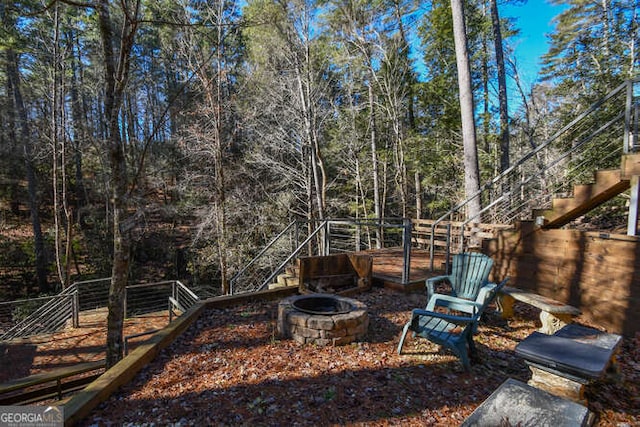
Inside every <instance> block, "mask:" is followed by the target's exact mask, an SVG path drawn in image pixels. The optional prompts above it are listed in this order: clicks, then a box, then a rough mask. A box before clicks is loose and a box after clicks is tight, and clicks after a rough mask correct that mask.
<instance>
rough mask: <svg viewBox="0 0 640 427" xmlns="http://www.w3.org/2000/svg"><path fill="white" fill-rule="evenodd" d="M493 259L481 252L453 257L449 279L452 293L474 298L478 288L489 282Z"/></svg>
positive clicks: (460, 296)
mask: <svg viewBox="0 0 640 427" xmlns="http://www.w3.org/2000/svg"><path fill="white" fill-rule="evenodd" d="M492 267H493V260H492V259H491V258H490V257H488V256H486V255H484V254H481V253H462V254H456V255H454V257H453V264H452V266H451V274H450V276H449V277H450V281H451V287H452V288H453V295H454V296H456V297H459V298H466V299H471V300H475V299H476V297H477V296H478V292H479V291H480V288H482V286H484V285H485V284H486V283H488V282H489V272H491V268H492Z"/></svg>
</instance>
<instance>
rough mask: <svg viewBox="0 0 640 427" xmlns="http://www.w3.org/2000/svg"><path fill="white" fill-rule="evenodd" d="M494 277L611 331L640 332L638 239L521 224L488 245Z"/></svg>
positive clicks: (627, 333)
mask: <svg viewBox="0 0 640 427" xmlns="http://www.w3.org/2000/svg"><path fill="white" fill-rule="evenodd" d="M484 252H485V253H486V254H488V255H490V256H491V257H492V258H493V259H494V261H495V264H494V269H493V274H494V275H495V276H496V278H502V277H505V276H507V275H508V276H510V277H511V280H510V282H509V284H510V286H514V287H517V288H522V289H528V290H532V291H535V292H537V293H539V294H541V295H545V296H547V297H550V298H553V299H556V300H559V301H561V302H564V303H568V304H571V305H574V306H576V307H578V308H580V310H582V313H583V315H584V316H585V319H587V320H588V321H590V322H593V323H594V324H596V325H600V326H602V327H604V328H606V329H607V330H608V331H609V332H615V333H620V334H624V335H626V336H634V335H635V334H636V333H638V332H640V238H638V237H636V236H626V235H620V234H615V235H614V234H607V233H597V232H581V231H577V230H542V229H539V228H536V227H535V226H534V225H533V224H532V223H521V224H519V225H518V226H517V227H516V228H515V229H514V230H503V231H501V232H499V233H498V237H497V238H495V239H493V240H491V241H488V242H486V244H485V247H484Z"/></svg>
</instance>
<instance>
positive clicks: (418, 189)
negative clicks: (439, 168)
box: [415, 171, 422, 219]
mask: <svg viewBox="0 0 640 427" xmlns="http://www.w3.org/2000/svg"><path fill="white" fill-rule="evenodd" d="M415 181H416V219H420V218H421V217H422V185H421V184H420V172H418V171H416V172H415Z"/></svg>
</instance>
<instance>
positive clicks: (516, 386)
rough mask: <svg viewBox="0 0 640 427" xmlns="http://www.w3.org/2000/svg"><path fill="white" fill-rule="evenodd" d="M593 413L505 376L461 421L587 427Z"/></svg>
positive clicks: (466, 424) (470, 424)
mask: <svg viewBox="0 0 640 427" xmlns="http://www.w3.org/2000/svg"><path fill="white" fill-rule="evenodd" d="M593 421H594V416H593V414H592V413H591V412H590V411H589V410H588V409H587V408H586V407H584V406H582V405H580V404H578V403H575V402H572V401H570V400H567V399H563V398H561V397H558V396H554V395H553V394H550V393H548V392H546V391H544V390H540V389H538V388H535V387H531V386H529V385H527V384H525V383H523V382H520V381H518V380H514V379H513V378H508V379H507V380H506V381H505V382H503V383H502V384H501V385H500V387H498V389H497V390H496V391H494V392H493V393H492V394H491V396H489V397H488V398H487V400H485V401H484V402H483V403H482V404H481V405H480V406H478V407H477V408H476V410H475V411H473V413H471V415H469V417H468V418H467V419H466V420H465V421H464V422H463V423H462V426H463V427H476V426H478V427H480V426H482V427H486V426H554V427H575V426H589V425H591V424H592V423H593Z"/></svg>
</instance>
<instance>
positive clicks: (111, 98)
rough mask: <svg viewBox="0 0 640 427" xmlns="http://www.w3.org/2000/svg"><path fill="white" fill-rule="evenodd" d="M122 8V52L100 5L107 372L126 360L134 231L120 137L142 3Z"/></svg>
mask: <svg viewBox="0 0 640 427" xmlns="http://www.w3.org/2000/svg"><path fill="white" fill-rule="evenodd" d="M121 6H122V7H123V11H122V12H123V15H124V23H123V25H122V34H121V35H120V50H119V51H118V52H117V61H116V50H115V48H114V42H115V37H114V34H113V28H112V24H113V23H112V21H111V16H110V13H109V0H100V2H99V3H98V5H97V7H98V22H99V26H100V35H101V37H102V48H103V54H104V65H105V119H106V121H107V134H108V144H109V158H110V166H111V180H112V188H113V266H112V270H111V287H110V289H109V314H108V316H107V357H106V365H107V368H109V367H111V366H113V365H115V364H116V363H117V362H118V361H120V360H121V359H122V356H123V336H122V334H123V326H124V317H125V315H126V313H125V312H124V300H125V296H126V286H127V280H128V277H129V266H130V262H131V236H130V232H131V229H132V228H133V227H134V225H135V221H134V220H133V219H128V218H127V208H128V205H129V194H128V177H127V161H126V156H125V147H124V144H123V141H122V136H121V134H120V122H119V113H120V110H121V108H122V101H123V94H124V91H125V88H126V85H127V81H128V79H129V65H130V59H131V58H130V56H131V49H132V47H133V43H134V38H135V33H136V30H137V24H138V22H137V16H138V12H139V6H140V4H139V2H138V1H137V0H134V2H133V4H131V3H128V2H126V1H124V2H122V3H121Z"/></svg>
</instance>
